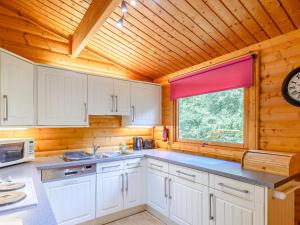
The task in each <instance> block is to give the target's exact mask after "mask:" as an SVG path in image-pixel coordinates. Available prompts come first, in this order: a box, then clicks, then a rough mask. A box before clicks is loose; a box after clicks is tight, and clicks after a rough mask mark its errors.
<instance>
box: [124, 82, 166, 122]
mask: <svg viewBox="0 0 300 225" xmlns="http://www.w3.org/2000/svg"><path fill="white" fill-rule="evenodd" d="M160 123H161V86H158V85H152V84H145V83H139V82H131V114H130V117H125V118H123V124H124V125H134V126H147V125H148V126H154V125H159V124H160Z"/></svg>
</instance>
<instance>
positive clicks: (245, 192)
mask: <svg viewBox="0 0 300 225" xmlns="http://www.w3.org/2000/svg"><path fill="white" fill-rule="evenodd" d="M218 185H219V186H221V187H225V188H228V189H231V190H234V191H238V192H241V193H244V194H248V193H249V191H248V190H242V189H239V188H235V187H231V186H228V185H226V184H223V183H219V184H218Z"/></svg>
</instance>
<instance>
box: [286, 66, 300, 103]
mask: <svg viewBox="0 0 300 225" xmlns="http://www.w3.org/2000/svg"><path fill="white" fill-rule="evenodd" d="M282 94H283V97H284V98H285V99H286V100H287V101H288V102H289V103H290V104H292V105H295V106H299V107H300V67H299V68H297V69H295V70H293V71H292V72H291V73H289V75H288V76H287V77H286V79H285V80H284V82H283V85H282Z"/></svg>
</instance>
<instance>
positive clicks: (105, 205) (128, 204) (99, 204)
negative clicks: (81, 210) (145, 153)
mask: <svg viewBox="0 0 300 225" xmlns="http://www.w3.org/2000/svg"><path fill="white" fill-rule="evenodd" d="M143 171H144V169H143V162H142V160H141V159H132V160H125V161H117V162H111V163H101V164H98V165H97V173H98V174H97V190H96V196H97V200H96V217H102V216H105V215H109V214H112V213H116V212H119V211H121V210H124V209H129V208H132V207H135V206H139V205H142V204H144V196H143V195H144V180H143V176H142V175H143Z"/></svg>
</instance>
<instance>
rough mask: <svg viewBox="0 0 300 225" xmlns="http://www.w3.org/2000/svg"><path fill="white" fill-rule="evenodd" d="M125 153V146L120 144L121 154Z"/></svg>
mask: <svg viewBox="0 0 300 225" xmlns="http://www.w3.org/2000/svg"><path fill="white" fill-rule="evenodd" d="M125 153H126V144H124V143H122V144H121V154H125Z"/></svg>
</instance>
